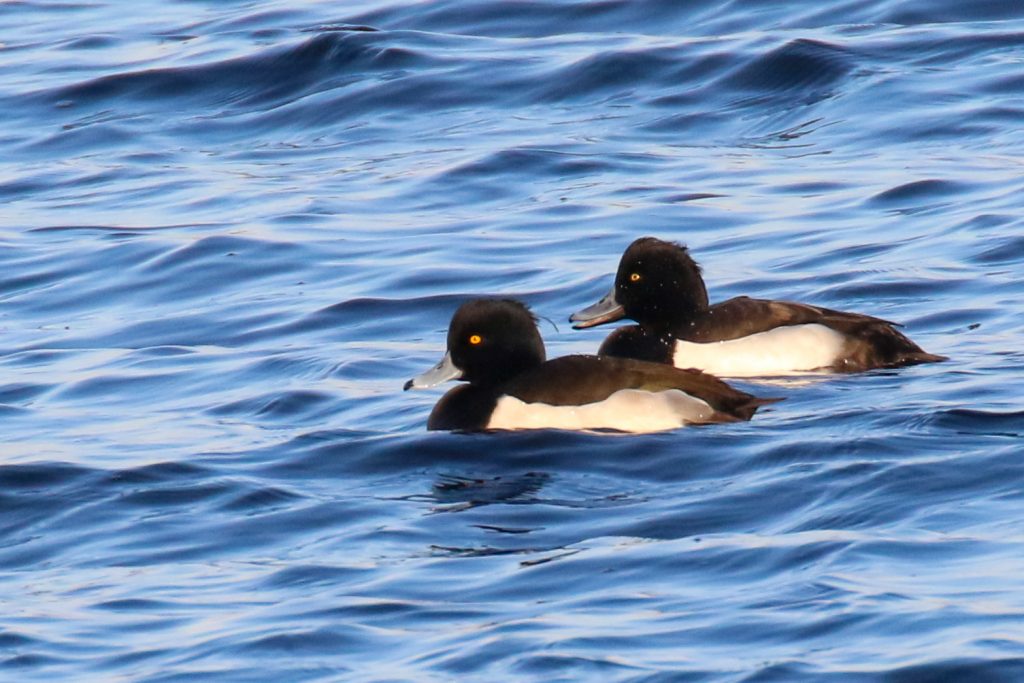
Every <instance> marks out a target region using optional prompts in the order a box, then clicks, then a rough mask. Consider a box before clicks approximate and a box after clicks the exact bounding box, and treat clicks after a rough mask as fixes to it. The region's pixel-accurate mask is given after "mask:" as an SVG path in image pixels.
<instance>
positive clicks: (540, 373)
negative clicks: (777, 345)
mask: <svg viewBox="0 0 1024 683" xmlns="http://www.w3.org/2000/svg"><path fill="white" fill-rule="evenodd" d="M622 389H637V390H641V391H650V392H662V391H668V390H670V389H678V390H680V391H682V392H684V393H686V394H689V395H690V396H692V397H694V398H698V399H700V400H702V401H704V402H705V403H707V404H708V405H709V406H711V408H713V409H714V410H715V411H716V413H717V414H718V415H716V419H715V420H714V421H718V422H724V421H734V420H736V419H742V420H749V419H750V418H751V417H752V416H753V414H754V412H755V411H756V410H757V408H758V407H759V406H762V405H766V404H768V403H775V402H776V401H779V400H781V399H774V398H768V399H765V398H758V397H757V396H753V395H751V394H748V393H745V392H743V391H740V390H738V389H734V388H733V387H731V386H729V385H728V384H726V383H725V382H723V381H722V380H720V379H718V378H717V377H714V376H712V375H709V374H707V373H703V372H700V371H699V370H684V369H680V368H674V367H672V366H671V365H664V364H660V363H649V362H646V361H639V360H633V359H629V358H612V357H605V356H583V355H578V356H563V357H561V358H556V359H554V360H550V361H548V362H546V363H544V364H543V365H541V366H539V367H538V368H536V369H534V370H532V371H530V372H528V373H524V374H523V375H520V376H519V377H517V378H515V379H514V380H512V381H511V382H509V383H508V384H506V385H505V386H503V387H502V393H504V394H508V395H511V396H515V397H516V398H518V399H519V400H521V401H524V402H526V403H546V404H548V405H557V406H569V405H583V404H588V403H596V402H599V401H603V400H605V399H606V398H608V397H609V396H611V395H612V394H614V393H615V392H617V391H620V390H622Z"/></svg>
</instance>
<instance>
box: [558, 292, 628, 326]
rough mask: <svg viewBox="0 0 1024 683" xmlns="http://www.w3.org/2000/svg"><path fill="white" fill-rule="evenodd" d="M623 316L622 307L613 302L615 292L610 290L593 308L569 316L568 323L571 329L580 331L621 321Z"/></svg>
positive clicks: (588, 307) (624, 314) (589, 307)
mask: <svg viewBox="0 0 1024 683" xmlns="http://www.w3.org/2000/svg"><path fill="white" fill-rule="evenodd" d="M625 316H626V313H625V311H623V310H622V306H620V305H619V302H618V301H616V300H615V290H614V289H612V291H610V292H608V294H606V295H605V296H604V297H603V298H602V299H601V300H600V301H598V302H597V303H596V304H594V305H593V306H587V307H586V308H583V309H580V310H578V311H576V312H575V313H573V314H572V315H570V316H569V322H571V323H572V326H573V329H577V330H582V329H584V328H587V327H594V326H595V325H600V324H602V323H610V322H614V321H616V320H622V318H624V317H625Z"/></svg>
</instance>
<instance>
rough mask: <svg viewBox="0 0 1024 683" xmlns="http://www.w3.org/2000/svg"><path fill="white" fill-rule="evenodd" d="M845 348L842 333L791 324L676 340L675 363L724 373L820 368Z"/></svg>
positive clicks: (779, 372)
mask: <svg viewBox="0 0 1024 683" xmlns="http://www.w3.org/2000/svg"><path fill="white" fill-rule="evenodd" d="M842 350H843V335H842V334H840V333H839V332H836V331H835V330H833V329H832V328H830V327H825V326H824V325H819V324H817V323H811V324H808V325H790V326H788V327H779V328H776V329H774V330H768V331H767V332H758V333H757V334H752V335H750V336H748V337H740V338H739V339H730V340H729V341H721V342H709V343H707V344H698V343H696V342H686V341H682V340H678V341H676V348H675V355H674V356H673V359H672V360H673V363H674V364H675V366H676V367H679V368H699V369H701V370H703V371H705V372H709V373H711V374H712V375H722V376H724V377H759V376H764V375H784V374H787V373H791V372H805V371H808V370H818V369H820V368H825V367H828V366H829V365H832V364H833V363H834V362H835V360H836V358H837V357H838V356H839V354H840V352H841V351H842Z"/></svg>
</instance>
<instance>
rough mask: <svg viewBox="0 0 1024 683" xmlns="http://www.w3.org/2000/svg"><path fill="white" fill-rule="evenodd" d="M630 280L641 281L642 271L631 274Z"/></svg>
mask: <svg viewBox="0 0 1024 683" xmlns="http://www.w3.org/2000/svg"><path fill="white" fill-rule="evenodd" d="M629 281H630V282H640V273H632V274H630V276H629Z"/></svg>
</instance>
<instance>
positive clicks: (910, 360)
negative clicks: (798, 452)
mask: <svg viewBox="0 0 1024 683" xmlns="http://www.w3.org/2000/svg"><path fill="white" fill-rule="evenodd" d="M622 318H630V319H632V320H635V321H636V322H638V323H639V325H630V326H627V327H622V328H619V329H617V330H615V331H614V332H612V333H611V334H610V335H609V336H608V338H607V339H605V341H604V343H603V344H602V345H601V348H600V349H599V351H598V355H600V356H614V357H621V358H636V359H641V360H648V361H653V362H657V363H668V364H670V365H675V366H676V367H680V368H699V369H701V370H704V371H705V372H709V373H712V374H715V375H721V376H725V377H754V376H771V375H786V374H792V373H794V372H802V371H811V370H825V371H831V372H859V371H862V370H868V369H871V368H885V367H898V366H901V365H911V364H915V363H931V362H937V361H943V360H947V359H946V357H945V356H938V355H935V354H933V353H927V352H926V351H924V350H922V349H921V347H919V346H918V345H917V344H915V343H914V342H912V341H911V340H910V339H908V338H907V337H906V336H904V335H903V333H901V332H900V331H899V330H897V329H896V326H897V325H896V323H892V322H889V321H888V320H882V319H881V318H875V317H872V316H869V315H863V314H861V313H846V312H843V311H834V310H831V309H828V308H822V307H820V306H811V305H809V304H802V303H793V302H789V301H772V300H768V299H752V298H750V297H746V296H740V297H736V298H734V299H729V300H727V301H723V302H721V303H717V304H711V305H709V303H708V293H707V289H706V288H705V286H704V279H703V277H702V276H701V269H700V266H698V265H697V263H696V262H695V261H694V260H693V258H692V257H691V256H690V253H689V251H688V250H687V248H686V247H685V246H683V245H681V244H677V243H675V242H666V241H664V240H660V239H657V238H655V237H641V238H640V239H637V240H635V241H634V242H633V243H632V244H630V245H629V247H628V248H627V249H626V251H625V253H624V254H623V255H622V259H621V260H620V261H619V268H618V272H617V273H616V275H615V284H614V286H613V287H612V291H611V292H609V293H608V295H607V296H605V297H604V298H602V299H601V300H600V301H598V302H597V303H596V304H593V305H592V306H589V307H587V308H584V309H582V310H580V311H577V312H576V313H573V314H572V316H570V318H569V320H570V321H571V322H573V323H574V324H573V327H574V328H576V329H583V328H586V327H593V326H595V325H601V324H603V323H608V322H613V321H615V320H620V319H622Z"/></svg>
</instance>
